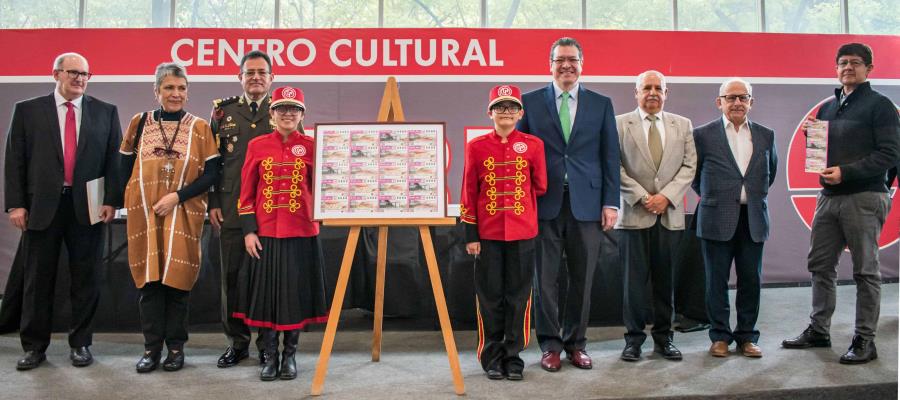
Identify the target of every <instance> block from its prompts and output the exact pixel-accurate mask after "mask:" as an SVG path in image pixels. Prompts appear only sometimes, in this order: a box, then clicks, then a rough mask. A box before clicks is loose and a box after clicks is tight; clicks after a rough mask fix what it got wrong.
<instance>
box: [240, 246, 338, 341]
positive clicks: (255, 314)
mask: <svg viewBox="0 0 900 400" xmlns="http://www.w3.org/2000/svg"><path fill="white" fill-rule="evenodd" d="M259 241H260V244H262V251H261V252H260V254H259V255H260V258H259V259H256V258H253V257H251V256H250V255H244V263H243V264H242V265H241V269H240V271H239V272H238V302H237V304H238V305H237V309H236V310H235V312H234V313H233V314H232V316H233V317H234V318H238V319H241V320H243V321H244V323H245V324H247V325H249V326H255V327H259V328H269V329H275V330H278V331H289V330H294V329H302V328H303V327H305V326H307V325H309V324H316V323H324V322H327V321H328V315H327V314H328V312H327V309H326V303H325V277H324V274H323V272H322V265H323V262H322V250H321V247H320V246H319V240H318V237H317V236H313V237H297V238H285V239H276V238H270V237H260V238H259Z"/></svg>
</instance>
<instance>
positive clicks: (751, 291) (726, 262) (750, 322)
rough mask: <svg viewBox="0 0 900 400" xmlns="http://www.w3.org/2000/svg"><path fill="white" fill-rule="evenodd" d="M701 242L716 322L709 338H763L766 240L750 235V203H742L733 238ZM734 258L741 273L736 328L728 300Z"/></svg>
mask: <svg viewBox="0 0 900 400" xmlns="http://www.w3.org/2000/svg"><path fill="white" fill-rule="evenodd" d="M700 244H701V247H702V249H703V263H704V264H705V265H706V313H707V314H708V315H709V322H710V324H712V327H711V328H710V329H709V339H710V340H711V341H713V342H717V341H724V342H728V343H729V344H730V343H731V342H733V341H737V342H738V344H743V343H745V342H753V343H756V341H757V340H759V331H758V330H757V329H756V320H757V318H758V317H759V296H760V290H761V281H762V278H761V277H762V256H763V243H762V242H754V241H753V238H752V237H751V236H750V224H749V223H748V221H747V206H745V205H742V206H741V214H740V216H739V217H738V224H737V229H736V230H735V232H734V236H733V237H732V238H731V240H727V241H719V240H708V239H703V240H702V242H701V243H700ZM732 261H733V262H734V272H735V275H737V294H736V296H735V299H734V304H735V307H736V308H737V326H736V327H735V329H734V331H732V330H731V324H730V323H729V315H730V306H729V303H728V278H729V275H730V274H731V263H732Z"/></svg>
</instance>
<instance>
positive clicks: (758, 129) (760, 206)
mask: <svg viewBox="0 0 900 400" xmlns="http://www.w3.org/2000/svg"><path fill="white" fill-rule="evenodd" d="M750 136H751V139H752V141H753V155H751V156H750V163H749V164H748V165H747V172H746V173H745V174H744V175H743V176H742V175H741V170H740V169H739V168H738V164H737V161H735V159H734V155H732V153H731V148H730V147H729V146H728V138H727V137H726V136H725V124H724V123H723V122H722V117H719V118H716V119H715V120H713V121H711V122H709V123H707V124H706V125H703V126H701V127H698V128H695V129H694V143H695V145H696V148H697V173H696V175H694V182H693V184H692V185H691V186H692V187H693V188H694V191H695V192H697V194H699V195H700V204H699V206H698V207H697V214H696V218H697V236H698V237H700V238H702V239H710V240H720V241H725V240H730V239H731V238H732V237H733V236H734V232H735V230H736V229H737V223H738V217H739V216H740V206H741V186H743V187H744V188H745V190H746V192H747V217H748V219H749V221H747V222H748V223H749V225H750V236H751V237H752V238H753V241H754V242H764V241H765V240H766V239H768V237H769V211H768V208H769V205H768V200H767V198H766V197H767V196H768V194H769V186H772V183H773V182H775V173H776V171H777V170H778V156H777V154H776V151H775V132H774V131H772V130H771V129H769V128H766V127H765V126H762V125H760V124H757V123H755V122H753V121H750Z"/></svg>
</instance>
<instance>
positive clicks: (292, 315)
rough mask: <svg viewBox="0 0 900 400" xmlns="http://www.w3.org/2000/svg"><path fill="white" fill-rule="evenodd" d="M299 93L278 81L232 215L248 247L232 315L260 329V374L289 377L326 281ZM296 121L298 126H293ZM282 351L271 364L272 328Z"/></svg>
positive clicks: (318, 318) (318, 312)
mask: <svg viewBox="0 0 900 400" xmlns="http://www.w3.org/2000/svg"><path fill="white" fill-rule="evenodd" d="M305 112H306V106H305V105H304V104H303V92H302V91H301V90H300V89H295V88H292V87H281V88H278V89H276V90H275V91H274V92H273V93H272V102H271V104H270V106H269V114H270V115H271V117H272V119H273V121H274V125H275V126H276V128H275V131H273V132H272V133H269V134H266V135H262V136H259V137H256V138H254V139H253V140H251V141H250V142H249V143H248V144H247V155H246V159H245V161H244V167H243V169H242V170H241V196H240V200H239V202H238V215H239V217H240V219H241V227H242V229H243V231H244V246H245V248H246V250H247V253H248V254H249V257H245V261H244V264H243V266H242V267H241V270H240V272H239V277H238V282H241V287H240V288H239V293H238V306H237V308H236V311H235V312H234V313H233V317H234V318H239V319H243V320H244V323H246V324H247V325H249V326H255V327H258V328H260V333H259V334H260V336H262V337H263V342H264V346H265V350H264V351H265V352H266V355H267V357H266V362H265V363H264V364H263V365H262V368H261V369H260V374H259V377H260V379H262V380H264V381H270V380H274V379H278V378H280V379H294V378H296V377H297V366H296V363H295V362H294V353H295V352H296V350H297V341H298V339H299V337H300V329H302V328H303V327H304V326H306V325H307V324H310V323H321V322H325V321H326V319H327V317H326V316H325V315H326V309H325V280H324V275H323V273H322V262H321V261H322V259H321V257H322V255H321V250H320V247H319V242H318V234H319V224H318V223H317V222H314V221H313V220H312V210H313V201H312V199H313V196H312V192H311V191H310V188H311V187H312V171H313V162H314V161H315V141H314V140H313V139H312V138H310V137H308V136H305V135H303V133H302V132H303V125H302V122H303V117H304V115H305ZM298 127H299V128H298ZM279 332H283V333H284V351H283V352H282V354H281V365H280V366H279V363H278V333H279Z"/></svg>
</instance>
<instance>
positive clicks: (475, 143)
mask: <svg viewBox="0 0 900 400" xmlns="http://www.w3.org/2000/svg"><path fill="white" fill-rule="evenodd" d="M521 93H522V92H521V91H520V90H519V88H518V87H516V86H512V85H502V86H497V87H494V89H493V90H491V94H490V103H489V104H488V116H489V117H490V118H491V119H492V120H493V121H494V130H493V131H491V133H489V134H487V135H484V136H481V137H478V138H475V139H473V140H472V141H471V142H469V143H468V144H467V145H466V154H465V167H464V173H463V188H462V195H461V200H460V203H461V204H460V214H461V215H460V220H461V221H462V222H463V223H464V224H465V226H466V252H467V253H469V254H472V255H475V256H476V262H475V295H476V299H477V307H476V310H477V313H478V338H479V341H478V350H477V353H478V360H479V361H480V362H481V366H482V368H484V371H485V372H486V373H487V377H488V378H489V379H504V378H506V379H509V380H522V370H523V369H524V367H525V363H524V362H523V361H522V359H521V358H520V357H519V352H521V351H522V350H523V349H525V347H526V346H528V339H529V334H530V331H531V319H530V317H531V282H532V277H533V276H534V257H535V246H534V237H535V236H537V234H538V220H537V208H536V206H537V197H538V196H541V195H543V194H544V192H546V191H547V166H546V163H545V160H544V142H542V141H541V139H539V138H537V137H536V136H532V135H529V134H527V133H522V132H519V131H518V130H516V122H518V121H519V120H520V119H522V115H523V113H524V111H523V110H522V94H521Z"/></svg>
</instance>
